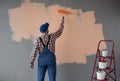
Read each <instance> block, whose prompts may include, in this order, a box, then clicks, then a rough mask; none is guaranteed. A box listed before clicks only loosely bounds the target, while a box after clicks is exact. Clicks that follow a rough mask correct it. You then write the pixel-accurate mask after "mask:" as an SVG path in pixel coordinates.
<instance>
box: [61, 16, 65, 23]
mask: <svg viewBox="0 0 120 81" xmlns="http://www.w3.org/2000/svg"><path fill="white" fill-rule="evenodd" d="M63 24H64V16H63V17H62V23H61V25H63Z"/></svg>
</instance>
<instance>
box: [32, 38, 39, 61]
mask: <svg viewBox="0 0 120 81" xmlns="http://www.w3.org/2000/svg"><path fill="white" fill-rule="evenodd" d="M38 49H39V43H38V40H37V39H35V40H34V47H33V50H32V53H31V54H30V62H34V60H35V58H36V57H37V53H38Z"/></svg>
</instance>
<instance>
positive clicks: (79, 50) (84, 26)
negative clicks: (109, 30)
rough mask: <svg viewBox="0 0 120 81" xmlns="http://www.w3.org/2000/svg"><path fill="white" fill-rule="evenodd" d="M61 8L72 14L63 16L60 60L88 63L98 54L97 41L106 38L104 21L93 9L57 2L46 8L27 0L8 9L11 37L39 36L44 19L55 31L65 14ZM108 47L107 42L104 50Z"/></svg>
mask: <svg viewBox="0 0 120 81" xmlns="http://www.w3.org/2000/svg"><path fill="white" fill-rule="evenodd" d="M59 9H63V10H68V11H70V12H72V14H71V15H64V16H65V28H64V32H63V34H62V36H61V37H60V38H59V39H58V40H57V44H56V48H57V49H56V56H57V63H58V64H63V63H86V56H89V55H92V54H95V53H96V48H97V45H98V42H99V41H100V40H104V35H103V31H102V24H101V23H96V19H95V14H94V13H95V12H94V11H87V12H83V11H82V9H72V8H68V7H62V6H60V5H58V4H56V5H51V6H49V7H45V4H44V3H33V2H32V3H30V2H29V0H26V1H24V2H23V3H22V4H21V6H20V7H18V8H13V9H9V10H8V12H9V22H10V27H11V30H12V32H13V35H12V39H13V40H14V41H18V42H20V41H21V40H22V39H30V38H31V36H33V38H36V37H38V36H40V35H41V34H40V32H39V27H40V25H41V24H43V23H45V22H49V23H50V27H49V28H50V32H55V31H56V30H57V29H58V27H59V25H60V23H61V18H62V16H63V15H61V14H58V12H57V11H58V10H59ZM105 48H106V44H105V43H104V44H103V45H102V46H101V50H102V49H105Z"/></svg>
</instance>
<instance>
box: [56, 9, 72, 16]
mask: <svg viewBox="0 0 120 81" xmlns="http://www.w3.org/2000/svg"><path fill="white" fill-rule="evenodd" d="M58 13H60V14H63V15H70V14H71V12H70V11H67V10H58Z"/></svg>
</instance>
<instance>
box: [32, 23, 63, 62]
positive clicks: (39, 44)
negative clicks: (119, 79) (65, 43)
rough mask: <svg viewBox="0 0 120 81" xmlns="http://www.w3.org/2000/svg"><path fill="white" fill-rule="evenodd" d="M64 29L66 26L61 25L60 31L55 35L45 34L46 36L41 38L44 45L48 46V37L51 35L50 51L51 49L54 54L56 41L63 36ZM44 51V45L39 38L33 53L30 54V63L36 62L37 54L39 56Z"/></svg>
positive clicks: (36, 40)
mask: <svg viewBox="0 0 120 81" xmlns="http://www.w3.org/2000/svg"><path fill="white" fill-rule="evenodd" d="M63 28H64V25H63V24H61V25H60V27H59V29H58V30H57V31H56V32H55V33H51V34H47V33H45V34H44V35H42V36H41V39H42V41H43V43H44V44H45V45H46V44H47V42H48V36H49V35H50V41H49V44H48V49H50V51H52V52H53V53H55V41H56V39H57V38H58V37H59V36H61V34H62V31H63ZM42 50H43V44H42V42H41V41H40V39H39V37H38V38H36V39H35V42H34V48H33V50H32V53H31V54H30V62H34V60H35V58H36V57H37V54H39V52H41V51H42Z"/></svg>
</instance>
